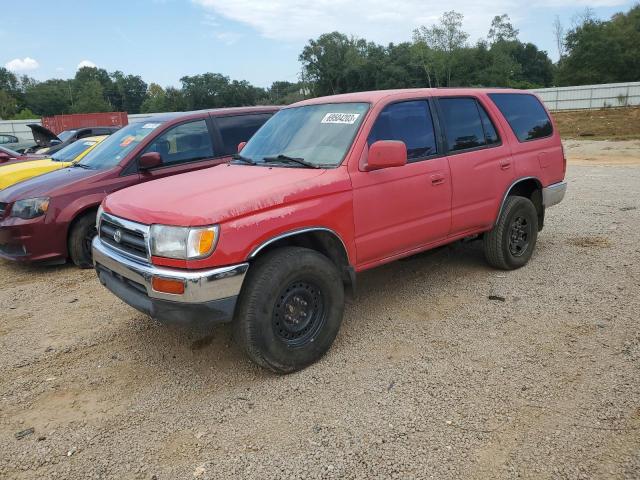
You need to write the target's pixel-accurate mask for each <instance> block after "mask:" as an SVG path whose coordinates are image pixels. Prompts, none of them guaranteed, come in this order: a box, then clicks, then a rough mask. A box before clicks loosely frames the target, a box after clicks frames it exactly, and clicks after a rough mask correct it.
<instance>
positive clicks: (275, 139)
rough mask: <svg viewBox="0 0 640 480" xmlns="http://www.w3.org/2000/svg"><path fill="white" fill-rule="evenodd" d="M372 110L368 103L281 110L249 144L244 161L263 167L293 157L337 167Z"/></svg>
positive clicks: (291, 164) (314, 163)
mask: <svg viewBox="0 0 640 480" xmlns="http://www.w3.org/2000/svg"><path fill="white" fill-rule="evenodd" d="M368 109H369V104H367V103H325V104H321V105H307V106H303V107H293V108H286V109H284V110H280V111H279V112H278V113H276V114H275V115H274V116H273V117H272V118H271V119H270V120H269V121H267V123H265V124H264V125H263V127H262V128H261V129H260V130H258V132H257V133H256V134H255V135H254V136H253V137H252V138H251V140H249V143H247V145H246V146H245V147H244V148H243V149H242V158H244V159H245V160H249V161H252V162H255V163H257V164H261V163H265V162H273V161H281V162H282V163H285V161H286V158H282V157H293V158H294V159H300V160H304V161H305V162H306V163H309V164H312V165H315V166H317V167H335V166H337V165H340V163H341V162H342V160H343V159H344V156H345V155H346V153H347V150H348V148H349V147H350V146H351V142H353V139H354V137H355V135H356V132H357V131H358V128H359V127H360V124H361V123H362V120H363V119H364V116H365V114H366V113H367V110H368ZM279 156H280V158H278V157H279ZM293 165H294V164H293V163H287V166H293ZM270 166H272V164H271V163H270Z"/></svg>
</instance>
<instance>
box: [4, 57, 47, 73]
mask: <svg viewBox="0 0 640 480" xmlns="http://www.w3.org/2000/svg"><path fill="white" fill-rule="evenodd" d="M39 66H40V64H39V63H38V62H37V61H36V60H34V59H33V58H31V57H24V58H14V59H13V60H10V61H8V62H7V63H5V64H4V68H6V69H7V70H10V71H12V72H26V71H28V70H35V69H36V68H38V67H39Z"/></svg>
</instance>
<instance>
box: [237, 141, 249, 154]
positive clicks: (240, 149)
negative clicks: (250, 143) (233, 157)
mask: <svg viewBox="0 0 640 480" xmlns="http://www.w3.org/2000/svg"><path fill="white" fill-rule="evenodd" d="M246 144H247V142H240V143H239V144H238V153H240V152H241V151H242V149H243V148H244V146H245V145H246Z"/></svg>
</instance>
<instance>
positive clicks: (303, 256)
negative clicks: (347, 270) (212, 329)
mask: <svg viewBox="0 0 640 480" xmlns="http://www.w3.org/2000/svg"><path fill="white" fill-rule="evenodd" d="M343 311H344V285H343V283H342V279H341V278H340V273H339V271H338V269H337V267H336V266H335V264H334V263H333V262H332V261H331V260H329V259H328V258H327V257H325V256H324V255H322V254H320V253H318V252H316V251H314V250H310V249H307V248H300V247H285V248H279V249H277V250H273V251H271V252H268V253H267V254H265V255H264V256H263V257H260V258H258V259H257V260H256V262H255V263H254V264H252V265H251V267H250V269H249V273H248V274H247V278H246V279H245V284H244V286H243V288H242V292H241V294H240V298H239V299H238V306H237V308H236V315H235V320H234V322H235V336H236V339H237V341H238V343H239V344H240V345H241V346H242V347H243V348H244V350H245V351H246V352H247V354H248V355H249V357H250V358H251V359H252V360H253V361H254V362H256V363H257V364H259V365H261V366H263V367H265V368H268V369H270V370H273V371H275V372H278V373H289V372H294V371H296V370H300V369H302V368H304V367H306V366H308V365H310V364H311V363H314V362H316V361H317V360H318V359H320V358H321V357H322V356H323V355H324V354H325V353H326V351H327V350H328V349H329V348H330V347H331V344H332V343H333V341H334V339H335V337H336V335H337V333H338V330H339V329H340V324H341V323H342V314H343Z"/></svg>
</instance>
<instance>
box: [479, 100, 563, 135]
mask: <svg viewBox="0 0 640 480" xmlns="http://www.w3.org/2000/svg"><path fill="white" fill-rule="evenodd" d="M489 98H491V100H493V103H495V104H496V106H497V107H498V109H499V110H500V112H501V113H502V115H503V116H504V118H505V119H506V120H507V122H508V123H509V126H510V127H511V129H512V130H513V133H514V134H515V135H516V137H518V140H519V141H521V142H526V141H527V140H536V139H538V138H544V137H548V136H549V135H551V134H552V133H553V127H552V126H551V120H550V119H549V115H547V112H546V111H545V109H544V107H543V106H542V104H541V103H540V100H538V99H537V98H536V97H535V96H533V95H529V94H523V93H490V94H489Z"/></svg>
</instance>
